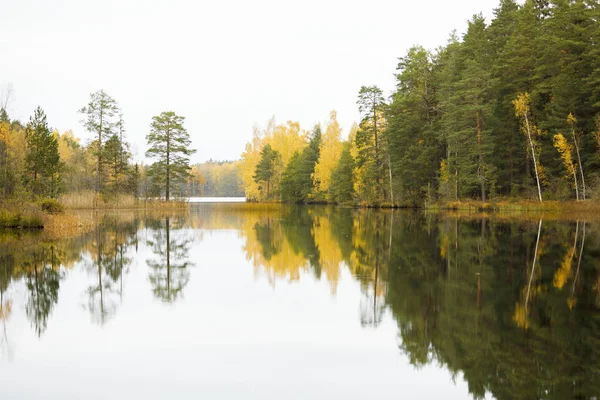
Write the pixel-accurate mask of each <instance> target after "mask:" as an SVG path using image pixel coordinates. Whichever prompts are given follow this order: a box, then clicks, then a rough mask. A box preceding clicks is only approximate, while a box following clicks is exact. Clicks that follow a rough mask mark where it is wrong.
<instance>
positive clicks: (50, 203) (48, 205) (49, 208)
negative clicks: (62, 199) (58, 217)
mask: <svg viewBox="0 0 600 400" xmlns="http://www.w3.org/2000/svg"><path fill="white" fill-rule="evenodd" d="M40 206H41V207H42V211H44V212H47V213H48V214H62V213H63V212H64V211H65V206H64V205H62V204H61V203H59V202H58V200H55V199H44V200H42V201H41V202H40Z"/></svg>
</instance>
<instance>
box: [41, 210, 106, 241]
mask: <svg viewBox="0 0 600 400" xmlns="http://www.w3.org/2000/svg"><path fill="white" fill-rule="evenodd" d="M42 219H43V221H44V233H45V234H47V235H48V236H49V238H51V239H66V238H71V237H76V236H79V235H83V234H84V233H87V232H89V231H91V230H92V229H94V227H95V226H96V222H95V220H94V218H91V217H90V216H85V215H69V214H59V215H48V214H46V215H44V216H43V217H42Z"/></svg>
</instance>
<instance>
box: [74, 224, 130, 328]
mask: <svg viewBox="0 0 600 400" xmlns="http://www.w3.org/2000/svg"><path fill="white" fill-rule="evenodd" d="M138 223H139V222H138V220H137V219H136V218H133V219H120V218H116V217H115V216H111V217H105V218H103V220H101V221H98V226H97V227H96V229H95V231H94V232H93V234H92V235H90V240H89V242H88V243H87V244H86V246H85V250H86V251H87V260H86V262H85V267H86V268H87V269H88V271H89V272H90V277H91V282H90V284H89V286H88V288H87V290H86V294H87V304H86V307H87V309H88V310H89V312H90V315H91V317H92V321H94V322H95V323H97V324H99V325H104V324H105V323H106V322H107V321H108V320H109V319H110V318H111V317H112V316H114V314H115V313H116V311H117V308H118V305H119V304H120V302H121V301H122V298H123V275H124V274H126V273H127V271H128V268H129V264H130V263H131V261H132V259H131V258H130V257H127V256H126V254H125V249H126V248H127V247H130V246H134V245H137V230H138Z"/></svg>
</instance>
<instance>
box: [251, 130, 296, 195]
mask: <svg viewBox="0 0 600 400" xmlns="http://www.w3.org/2000/svg"><path fill="white" fill-rule="evenodd" d="M253 129H254V132H253V136H252V142H250V143H247V144H246V150H245V151H244V152H243V153H242V160H241V162H240V176H241V179H242V182H243V185H244V191H245V193H246V197H247V198H248V199H255V200H256V199H259V198H260V195H261V192H260V190H259V186H260V185H259V184H258V183H256V182H255V181H254V173H255V170H256V165H257V164H258V162H259V161H260V152H261V150H262V148H263V147H264V146H266V145H267V144H269V145H271V147H272V148H273V150H276V151H277V152H278V153H279V154H280V156H281V166H280V170H279V171H277V173H276V175H280V174H281V172H282V170H283V169H284V168H285V166H286V165H287V164H288V163H289V161H290V159H291V158H292V156H293V155H294V153H295V152H301V151H302V149H303V148H304V146H305V145H306V136H307V135H306V132H304V131H302V130H301V129H300V124H299V123H298V122H294V121H288V122H286V123H285V124H281V125H276V124H275V120H274V119H271V120H270V121H269V122H268V124H267V127H266V128H265V129H263V130H261V129H260V128H258V127H254V128H253ZM277 183H278V182H273V184H274V187H273V190H272V191H276V190H277V187H276V185H277Z"/></svg>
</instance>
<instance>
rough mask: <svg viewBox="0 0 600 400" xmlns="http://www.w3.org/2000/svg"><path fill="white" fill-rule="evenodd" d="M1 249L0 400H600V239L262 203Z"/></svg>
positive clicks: (582, 231) (107, 224)
mask: <svg viewBox="0 0 600 400" xmlns="http://www.w3.org/2000/svg"><path fill="white" fill-rule="evenodd" d="M96 218H97V219H98V227H97V229H95V230H94V231H92V232H90V233H88V234H85V235H83V236H81V237H78V238H73V239H68V240H61V241H51V240H47V239H45V238H44V236H43V235H40V234H35V233H24V232H20V233H14V232H4V233H3V234H1V235H0V304H1V308H0V398H2V399H3V400H4V399H34V398H44V399H79V398H85V399H132V398H144V399H164V398H172V399H187V398H189V399H196V398H200V397H203V398H209V399H241V398H243V399H338V398H339V399H365V398H371V399H397V398H432V399H437V398H444V399H469V398H498V399H536V398H544V399H570V398H579V399H587V398H590V399H591V398H596V397H597V396H598V395H600V379H599V378H600V312H599V308H600V236H599V225H598V224H597V223H592V222H586V221H584V220H580V221H575V220H574V221H570V220H561V221H558V220H551V219H549V218H548V219H539V218H537V217H528V218H520V219H517V218H506V217H503V218H493V217H488V216H477V215H473V216H469V217H461V218H457V217H453V216H439V215H428V214H425V213H423V212H405V211H398V210H396V211H391V210H353V209H345V208H332V207H325V206H323V207H308V206H277V205H259V204H247V203H224V204H211V203H201V204H191V205H190V209H189V210H188V211H185V212H172V213H154V212H144V211H140V212H120V213H108V214H98V215H97V217H96Z"/></svg>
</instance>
